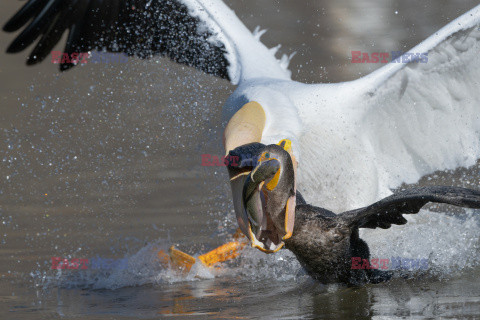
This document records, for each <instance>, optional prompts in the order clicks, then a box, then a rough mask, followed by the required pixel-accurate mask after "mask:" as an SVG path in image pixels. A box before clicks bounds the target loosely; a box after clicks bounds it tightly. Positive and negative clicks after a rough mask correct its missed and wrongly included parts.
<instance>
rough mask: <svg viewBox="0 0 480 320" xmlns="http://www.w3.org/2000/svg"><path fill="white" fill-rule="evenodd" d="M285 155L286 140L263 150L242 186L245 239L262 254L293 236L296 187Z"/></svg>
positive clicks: (286, 154)
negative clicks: (245, 219) (245, 218)
mask: <svg viewBox="0 0 480 320" xmlns="http://www.w3.org/2000/svg"><path fill="white" fill-rule="evenodd" d="M289 151H291V142H290V141H289V140H282V141H280V143H279V145H268V146H266V147H265V148H264V149H263V150H262V153H261V154H260V157H259V159H258V162H257V165H256V166H255V168H254V169H253V170H252V171H251V172H250V174H249V175H248V176H247V178H246V180H245V183H244V186H243V192H242V200H243V207H244V210H245V212H244V215H243V216H244V217H247V220H248V221H244V222H243V223H244V225H245V226H246V229H247V230H246V231H247V232H246V233H247V234H246V235H247V237H248V238H249V239H250V241H251V244H252V246H253V247H256V248H258V249H260V250H262V251H264V252H266V253H272V252H276V251H278V250H280V249H281V248H282V247H283V245H284V242H283V241H284V240H286V239H288V238H290V237H291V236H292V232H293V224H294V221H295V198H296V197H295V194H296V186H295V171H294V166H293V161H292V157H291V156H290V152H289Z"/></svg>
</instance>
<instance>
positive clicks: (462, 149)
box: [347, 6, 480, 188]
mask: <svg viewBox="0 0 480 320" xmlns="http://www.w3.org/2000/svg"><path fill="white" fill-rule="evenodd" d="M479 53H480V6H477V7H476V8H474V9H472V10H470V11H469V12H467V13H465V14H464V15H462V16H461V17H459V18H457V19H456V20H454V21H452V22H451V23H449V24H448V25H447V26H445V27H444V28H442V29H440V30H439V31H437V32H436V33H435V34H433V35H432V36H430V37H429V38H428V39H426V40H425V41H423V42H422V43H420V44H419V45H417V46H416V47H414V48H413V49H411V50H409V53H407V54H405V55H404V56H402V57H400V58H399V60H400V62H397V63H395V62H391V63H389V64H388V65H386V66H385V67H383V68H381V69H379V70H377V71H375V72H373V73H371V74H369V75H368V76H366V77H364V78H361V79H359V80H357V81H353V82H352V83H350V84H348V85H347V86H349V87H350V89H351V90H352V93H353V94H355V95H356V96H357V98H360V101H359V103H358V104H357V105H350V106H349V109H350V112H352V111H353V110H354V109H356V110H357V111H358V112H359V113H358V121H359V127H358V129H359V134H360V135H362V136H363V138H362V139H363V141H364V142H365V143H366V144H367V149H370V150H371V151H372V153H373V154H374V155H375V159H374V161H375V164H376V166H377V168H378V170H379V171H378V174H379V178H380V179H381V180H383V181H384V182H385V183H386V185H387V186H388V187H389V188H395V187H398V186H399V185H400V184H401V183H403V182H406V183H413V182H416V181H417V180H418V179H419V178H420V177H421V176H423V175H425V174H428V173H432V172H434V171H435V170H443V169H454V168H456V167H459V166H469V165H473V164H474V163H475V161H476V160H477V159H478V158H479V157H480V54H479ZM413 54H415V55H417V57H418V55H420V61H418V62H408V63H405V62H407V61H410V60H411V59H412V57H413V56H412V55H413Z"/></svg>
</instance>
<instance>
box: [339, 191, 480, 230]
mask: <svg viewBox="0 0 480 320" xmlns="http://www.w3.org/2000/svg"><path fill="white" fill-rule="evenodd" d="M429 202H438V203H446V204H451V205H454V206H459V207H466V208H480V191H476V190H471V189H465V188H459V187H443V186H434V187H421V188H412V189H409V190H406V191H402V192H398V193H395V194H393V195H391V196H390V197H387V198H385V199H382V200H380V201H378V202H375V203H374V204H372V205H370V206H368V207H365V208H360V209H356V210H352V211H347V212H344V213H342V214H339V215H337V218H338V219H340V220H341V221H342V222H346V223H347V224H349V225H351V226H356V227H359V228H372V229H374V228H383V229H388V228H390V226H391V225H392V224H399V225H401V224H405V223H407V220H406V219H405V218H404V217H403V216H402V214H415V213H418V212H419V211H420V209H421V208H422V207H423V206H424V205H426V204H427V203H429Z"/></svg>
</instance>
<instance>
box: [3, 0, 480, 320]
mask: <svg viewBox="0 0 480 320" xmlns="http://www.w3.org/2000/svg"><path fill="white" fill-rule="evenodd" d="M228 4H229V5H231V6H232V7H233V8H234V9H235V11H236V12H237V14H238V15H240V16H241V18H242V20H243V21H245V23H246V24H247V26H248V27H249V28H250V29H251V30H253V29H254V28H255V26H257V25H260V26H261V27H262V28H267V29H268V30H269V31H268V32H267V33H266V34H265V35H264V36H263V37H262V39H263V41H264V42H265V43H266V44H267V45H268V46H269V47H271V46H275V45H276V44H278V43H281V44H282V45H283V47H282V49H281V51H282V52H284V53H287V54H288V53H291V52H293V51H297V55H296V56H295V58H294V59H293V60H292V63H291V67H290V69H291V70H292V71H293V78H294V79H295V80H298V81H304V82H318V81H322V82H336V81H345V80H349V79H354V78H356V77H358V76H360V75H363V74H366V73H368V72H370V71H371V70H373V69H375V68H377V67H379V66H380V65H378V64H351V63H350V60H349V59H350V58H351V51H352V50H360V51H367V52H375V51H379V52H390V51H393V50H408V49H409V48H410V47H412V46H413V45H415V44H416V43H418V42H419V41H421V40H423V39H424V38H426V37H427V36H428V35H430V34H431V33H433V32H434V31H435V30H437V29H438V28H440V27H441V26H443V25H444V24H446V23H448V22H449V21H451V19H452V18H454V17H456V16H458V15H459V14H461V13H463V12H465V11H467V10H468V9H470V8H472V7H473V6H474V5H475V4H476V3H475V2H474V1H435V2H434V1H427V2H422V4H418V3H417V2H414V1H365V2H361V3H360V2H358V1H335V2H327V1H307V2H302V3H301V4H300V3H298V1H295V2H294V1H290V2H287V1H285V2H282V3H278V2H276V1H229V3H228ZM18 5H19V4H18V3H17V2H13V1H11V2H6V1H5V2H3V3H2V4H0V8H1V10H0V11H1V12H2V14H1V17H2V20H1V21H0V22H2V23H3V22H4V19H6V18H7V17H9V16H10V15H11V14H12V13H13V12H14V11H15V10H16V9H17V8H18ZM374 17H376V18H374ZM11 39H12V37H11V35H6V34H3V33H2V34H1V35H0V46H1V47H2V48H5V47H6V45H7V43H8V42H9V41H10V40H11ZM57 49H58V50H62V48H61V47H59V48H57ZM24 59H25V56H24V55H22V54H20V55H15V56H11V55H6V54H4V53H3V52H2V53H1V55H0V72H1V76H0V90H1V92H2V95H1V98H2V100H1V101H2V103H1V105H2V107H1V108H2V112H1V114H0V131H1V146H0V161H1V166H0V179H1V184H0V220H1V221H0V231H1V232H0V246H1V251H0V317H1V318H2V319H39V318H44V319H56V318H67V319H69V318H88V319H124V318H125V319H128V318H145V319H152V318H160V317H164V316H165V317H168V316H175V317H176V318H195V319H197V318H221V319H227V318H286V319H296V318H338V319H345V318H353V317H356V318H405V317H417V318H423V317H427V318H438V317H444V318H469V319H474V318H478V317H479V314H480V288H479V285H478V277H479V276H480V268H479V266H478V262H477V261H478V256H479V252H478V248H479V240H478V239H479V235H480V226H479V219H478V218H477V217H476V216H475V214H474V213H472V212H471V211H466V212H464V211H463V210H460V211H458V212H457V214H453V213H452V212H456V211H453V210H451V209H449V208H446V207H441V206H438V207H433V208H431V210H432V211H433V212H430V213H429V212H422V213H421V214H420V215H419V216H418V217H415V218H412V220H414V221H412V222H413V223H409V224H407V225H406V226H399V227H392V229H391V230H387V231H384V230H378V231H365V232H363V237H364V238H365V239H367V241H368V243H369V244H370V246H371V249H372V255H373V256H376V257H387V258H391V257H394V256H402V257H409V258H428V259H429V269H428V271H427V272H417V273H415V274H414V277H413V278H411V279H409V280H405V279H395V280H393V281H391V282H389V283H386V284H380V285H368V286H364V287H361V288H347V287H344V286H340V285H334V286H323V285H320V284H318V283H315V282H314V281H313V280H311V279H310V278H309V277H308V276H306V275H305V274H304V273H303V272H302V270H301V268H300V267H299V265H298V263H297V262H296V261H295V260H294V258H293V256H292V255H291V254H290V253H288V252H282V253H281V254H278V255H269V256H267V255H264V254H262V253H260V252H258V251H256V250H253V249H246V250H245V252H243V254H242V256H241V258H240V259H238V260H236V261H232V262H230V263H228V264H226V265H224V266H223V267H222V268H221V269H217V270H193V271H192V273H191V274H189V275H186V276H184V275H181V274H178V273H177V272H175V271H174V270H171V269H164V268H162V267H161V265H160V264H159V263H158V261H157V260H156V258H155V256H156V251H158V250H159V249H167V248H168V247H169V246H170V245H176V246H177V247H178V248H180V249H182V250H184V251H186V252H188V253H190V254H194V255H198V254H201V253H204V252H206V251H208V250H210V249H213V248H215V247H216V246H217V245H220V244H222V243H224V242H226V241H228V240H229V239H230V236H231V234H232V233H233V232H234V231H235V228H236V225H235V218H234V214H233V208H232V205H231V201H230V190H229V186H228V184H227V174H226V172H225V171H226V170H225V168H222V167H202V166H201V154H206V153H208V154H214V155H221V154H222V149H221V134H222V128H223V125H224V124H222V121H221V116H220V112H219V111H220V109H221V106H222V104H223V103H224V101H225V100H226V98H227V97H228V96H229V95H230V94H231V93H232V92H233V89H234V88H233V86H231V85H230V84H229V83H227V82H226V81H223V80H219V79H215V78H213V77H210V76H206V75H203V74H202V73H201V72H197V71H195V70H191V69H189V68H186V67H182V66H179V65H176V64H174V63H171V62H169V61H168V60H166V59H162V58H158V59H155V60H154V61H142V60H138V59H130V60H129V62H128V63H127V64H120V65H116V66H111V65H108V66H105V65H94V66H92V65H86V66H84V67H77V68H75V69H76V70H73V71H71V72H67V73H64V74H59V73H58V72H57V69H56V66H54V65H52V64H50V63H49V62H48V61H46V62H45V63H43V64H41V65H39V66H35V67H33V68H27V67H25V66H24V65H23V62H24ZM479 168H480V167H479V166H475V167H473V168H469V169H460V170H457V171H455V172H451V173H437V174H435V175H431V176H429V177H426V178H424V179H423V180H422V181H421V182H420V183H421V184H436V183H437V184H450V185H457V186H466V187H478V185H479V178H478V177H479V176H480V175H479V174H478V173H479V170H480V169H479ZM445 212H447V214H445ZM51 257H65V258H69V259H71V258H89V259H91V258H94V257H103V258H112V259H122V258H125V259H128V268H126V269H124V270H103V271H98V270H97V271H95V270H61V272H60V271H58V270H51V269H50V266H51V261H50V259H51ZM196 274H199V275H200V277H195V275H196Z"/></svg>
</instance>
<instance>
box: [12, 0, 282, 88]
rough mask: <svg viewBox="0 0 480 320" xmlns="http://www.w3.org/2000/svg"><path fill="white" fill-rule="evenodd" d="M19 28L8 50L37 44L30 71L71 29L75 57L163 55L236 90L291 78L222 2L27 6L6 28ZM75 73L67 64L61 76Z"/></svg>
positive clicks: (137, 0)
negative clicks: (253, 81) (251, 82)
mask: <svg viewBox="0 0 480 320" xmlns="http://www.w3.org/2000/svg"><path fill="white" fill-rule="evenodd" d="M25 25H26V26H25ZM24 26H25V27H24ZM22 27H24V29H23V30H22V32H21V33H20V34H19V35H18V36H17V37H16V38H15V40H14V41H13V42H12V43H11V44H10V46H9V47H8V49H7V51H8V52H11V53H15V52H19V51H22V50H24V49H26V48H27V47H28V46H29V45H30V44H32V43H34V42H36V44H35V48H34V49H33V51H32V52H31V54H30V55H29V57H28V60H27V64H35V63H38V62H40V61H42V60H44V59H45V58H46V57H47V56H49V54H50V52H51V50H52V48H53V47H54V46H55V45H56V44H57V43H58V42H59V41H60V38H61V37H62V35H63V33H64V32H65V31H67V30H68V38H67V43H66V46H65V52H67V53H70V54H71V53H73V52H87V51H90V50H100V51H102V50H107V51H111V52H123V53H127V54H128V55H136V56H139V57H142V58H146V57H149V56H152V55H156V54H159V55H165V56H168V57H169V58H171V59H172V60H174V61H176V62H179V63H183V64H186V65H189V66H193V67H195V68H198V69H200V70H203V71H204V72H207V73H210V74H214V75H217V76H220V77H223V78H228V79H230V80H231V81H232V82H233V83H234V84H237V83H239V82H240V81H242V80H245V79H249V78H256V77H267V78H278V79H290V72H289V71H288V70H287V66H288V60H289V59H288V58H287V57H286V56H284V57H282V59H281V60H280V61H279V60H277V59H276V58H275V51H276V49H273V50H270V49H268V48H266V47H265V46H264V45H263V44H261V43H260V41H259V38H260V36H261V34H262V32H261V31H258V29H257V30H256V31H255V34H252V33H251V32H250V31H249V30H248V29H247V28H246V27H245V25H243V23H242V22H241V21H240V20H239V19H238V18H237V16H236V15H235V13H234V12H233V11H232V10H230V9H229V8H228V7H227V6H226V5H225V4H224V3H223V2H221V1H220V0H29V1H28V2H27V3H26V4H25V5H24V6H23V7H22V8H21V9H20V10H19V11H18V12H17V14H15V16H13V17H12V18H11V19H10V20H9V21H8V22H7V23H6V24H5V26H4V28H3V29H4V30H5V31H10V32H12V31H16V30H18V29H20V28H22ZM38 38H40V39H39V40H38V41H37V39H38ZM72 66H73V64H67V63H64V64H62V65H61V69H62V70H65V69H68V68H70V67H72Z"/></svg>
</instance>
